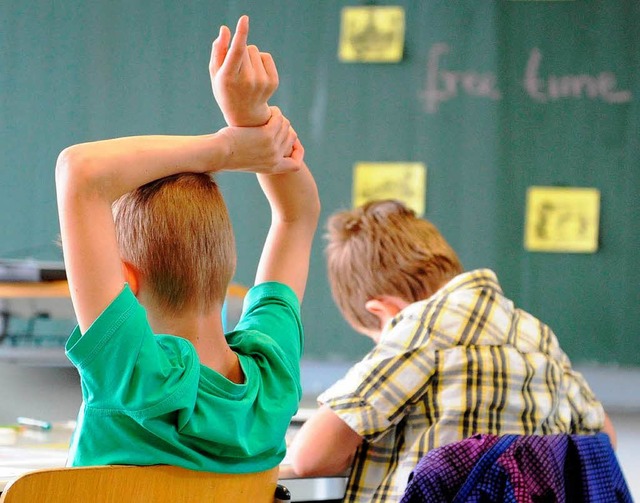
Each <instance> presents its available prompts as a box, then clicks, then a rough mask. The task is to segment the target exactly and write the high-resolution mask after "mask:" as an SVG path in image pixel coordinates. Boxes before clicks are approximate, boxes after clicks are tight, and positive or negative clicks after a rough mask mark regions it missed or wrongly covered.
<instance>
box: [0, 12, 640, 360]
mask: <svg viewBox="0 0 640 503" xmlns="http://www.w3.org/2000/svg"><path fill="white" fill-rule="evenodd" d="M345 5H358V2H340V1H332V0H323V1H321V2H320V1H300V0H288V1H279V2H242V1H235V2H234V1H229V2H225V1H215V2H212V1H210V0H206V1H205V0H196V1H190V2H172V1H169V0H164V1H157V0H154V1H152V0H134V1H129V0H108V1H107V0H99V1H95V2H85V1H81V0H61V1H56V2H51V1H49V0H31V1H29V2H2V3H1V4H0V163H1V168H0V232H1V234H0V235H1V236H2V239H0V257H22V256H34V257H36V258H42V259H56V258H59V257H60V252H59V250H58V249H57V248H56V246H55V244H53V241H54V240H55V237H56V234H57V220H56V214H55V195H54V188H53V167H54V164H55V159H56V155H57V153H58V152H59V151H60V150H61V149H62V148H63V147H65V146H66V145H69V144H72V143H77V142H80V141H89V140H94V139H99V138H105V137H112V136H122V135H131V134H146V133H169V134H171V133H175V134H192V133H204V132H208V131H210V130H213V129H215V128H217V127H220V126H222V125H223V121H222V117H221V115H220V114H219V112H218V111H217V110H216V108H215V106H214V103H213V100H212V98H211V94H210V89H209V82H208V75H207V62H208V57H209V48H210V42H211V41H212V39H213V38H214V37H215V35H216V33H217V27H218V26H219V25H220V24H221V23H228V24H229V23H234V22H235V20H236V19H237V17H238V16H239V15H240V14H242V13H248V14H249V15H250V16H251V26H252V27H251V29H252V33H251V38H252V41H253V42H255V43H257V44H258V45H259V46H260V47H261V48H263V49H264V50H268V51H270V52H272V54H273V55H274V57H275V60H276V62H277V64H278V68H279V73H280V77H281V86H280V89H279V90H278V92H277V94H276V96H275V97H274V101H273V102H274V104H277V105H279V106H280V107H281V108H282V109H283V110H284V111H285V112H286V113H287V114H288V115H289V117H290V118H291V120H292V122H293V123H294V125H295V126H296V130H297V131H298V133H299V135H300V136H301V138H302V139H303V141H304V143H305V147H306V151H307V161H308V164H309V165H310V166H311V168H312V170H313V171H314V173H315V175H316V178H317V182H318V186H319V189H320V193H321V198H322V201H323V215H322V218H323V222H324V220H325V219H326V217H327V216H328V214H329V213H331V212H333V211H335V210H336V209H339V208H345V207H348V206H350V204H351V183H352V169H353V165H354V163H356V162H359V161H370V162H378V161H399V162H403V161H409V162H423V163H425V164H426V165H427V167H428V189H427V193H426V216H427V217H428V218H430V219H431V220H432V221H434V222H435V223H436V224H437V225H438V226H439V227H440V229H441V230H442V231H443V233H444V234H445V236H446V237H447V238H448V239H449V241H450V242H451V243H452V245H453V246H454V247H455V248H456V249H457V250H458V251H459V254H460V256H461V259H462V261H463V263H464V265H465V266H466V268H468V269H470V268H475V267H484V266H486V267H491V268H493V269H494V270H495V271H496V272H497V273H498V276H499V278H500V279H501V281H502V283H503V287H504V288H505V290H506V292H507V293H508V294H509V295H510V296H511V297H512V298H513V299H514V300H515V301H516V303H518V304H519V305H520V306H522V307H524V308H525V309H527V310H529V311H531V312H532V313H534V314H536V315H538V316H539V317H540V318H542V319H543V320H545V321H547V322H548V323H549V324H550V325H551V326H552V327H553V328H554V330H555V331H556V333H557V335H558V337H559V338H560V341H561V344H562V346H563V347H564V348H565V349H566V350H567V352H568V353H569V355H570V356H571V357H572V359H573V360H574V361H581V362H585V361H591V362H594V361H595V362H602V363H618V364H623V365H636V366H638V365H640V351H638V349H637V348H638V342H639V339H640V335H638V334H640V309H639V307H638V306H639V305H640V286H639V285H640V266H639V265H638V259H637V250H638V249H640V224H639V223H638V222H640V205H639V203H638V199H639V197H638V196H639V195H640V141H639V139H638V131H640V107H639V103H640V28H639V27H640V3H638V2H637V1H636V0H616V1H611V0H600V1H596V0H574V1H507V0H496V1H486V2H478V1H477V0H456V1H450V0H434V1H426V0H424V1H409V0H403V1H397V2H394V5H399V6H402V7H404V9H405V15H406V39H405V49H404V56H403V59H402V61H401V62H399V63H394V64H362V63H342V62H340V61H339V60H338V57H337V52H338V40H339V30H340V12H341V9H342V7H344V6H345ZM220 179H221V182H222V184H223V188H224V191H225V194H226V196H227V200H228V203H229V206H230V211H231V213H232V217H233V218H234V223H235V229H236V233H237V236H238V240H237V241H238V249H239V269H238V277H237V278H236V279H237V280H238V281H241V282H244V283H251V281H252V277H253V273H254V270H255V264H256V261H257V257H258V255H259V252H260V247H261V244H262V239H263V237H264V234H265V232H266V228H267V225H268V211H267V206H266V203H265V201H264V199H263V198H262V196H261V193H260V190H259V188H258V186H257V184H256V183H255V180H254V178H253V177H252V176H251V175H235V176H233V175H224V176H222V177H221V178H220ZM532 185H545V186H567V187H593V188H597V189H599V190H600V192H601V215H600V240H599V247H598V251H597V252H596V253H593V254H555V253H532V252H528V251H525V250H524V248H523V233H524V209H525V198H526V190H527V188H528V187H529V186H532ZM321 234H322V233H321V232H320V233H319V235H318V239H317V242H316V244H315V249H314V254H313V258H312V271H311V276H310V281H309V288H308V294H307V297H306V299H305V306H304V310H303V315H304V321H305V324H306V327H307V343H306V355H307V356H308V357H310V358H321V359H330V360H351V359H354V358H357V357H359V356H360V355H361V354H362V353H363V352H364V351H366V350H367V349H368V348H369V347H370V344H369V342H368V341H367V340H365V339H363V338H359V337H358V336H356V335H355V334H354V333H353V332H352V331H351V330H350V329H349V328H348V327H347V325H346V324H345V323H344V322H343V321H342V320H341V319H340V316H339V313H338V312H337V310H336V309H335V307H334V306H333V303H332V301H331V299H330V296H329V289H328V286H327V284H326V280H325V266H324V260H323V254H322V244H323V243H322V237H321Z"/></svg>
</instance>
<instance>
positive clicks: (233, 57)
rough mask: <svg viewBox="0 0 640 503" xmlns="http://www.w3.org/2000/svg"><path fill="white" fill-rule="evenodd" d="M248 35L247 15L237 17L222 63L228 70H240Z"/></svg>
mask: <svg viewBox="0 0 640 503" xmlns="http://www.w3.org/2000/svg"><path fill="white" fill-rule="evenodd" d="M248 37H249V17H248V16H241V17H240V19H238V25H237V26H236V32H235V34H234V35H233V40H231V45H230V46H229V51H228V52H227V54H226V58H225V60H224V63H223V65H224V66H225V67H226V68H228V70H229V71H230V72H238V71H240V68H241V66H242V62H243V60H244V58H245V53H246V50H247V39H248Z"/></svg>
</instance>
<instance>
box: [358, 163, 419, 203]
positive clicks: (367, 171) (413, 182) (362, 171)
mask: <svg viewBox="0 0 640 503" xmlns="http://www.w3.org/2000/svg"><path fill="white" fill-rule="evenodd" d="M426 192H427V167H426V166H425V165H424V164H423V163H421V162H359V163H356V165H355V166H354V168H353V205H354V207H356V206H360V205H362V204H364V203H366V202H368V201H374V200H378V199H397V200H399V201H402V202H403V203H405V204H406V205H407V206H408V207H409V208H411V209H412V210H413V211H415V212H416V214H418V215H419V216H422V215H424V211H425V195H426Z"/></svg>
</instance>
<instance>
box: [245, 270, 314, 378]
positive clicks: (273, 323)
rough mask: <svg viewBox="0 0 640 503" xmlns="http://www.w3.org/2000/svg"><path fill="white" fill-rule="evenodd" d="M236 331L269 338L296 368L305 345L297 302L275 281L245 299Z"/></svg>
mask: <svg viewBox="0 0 640 503" xmlns="http://www.w3.org/2000/svg"><path fill="white" fill-rule="evenodd" d="M236 331H252V332H254V333H259V334H260V336H262V337H267V338H269V339H271V340H272V341H273V342H274V343H275V344H276V346H278V347H279V348H280V349H281V350H282V352H283V353H284V354H285V356H286V358H287V360H288V362H289V364H290V365H293V366H294V367H295V368H298V366H299V364H300V358H301V356H302V350H303V345H304V332H303V328H302V321H301V319H300V303H299V302H298V298H297V297H296V294H295V293H294V292H293V290H292V289H291V288H290V287H288V286H287V285H285V284H282V283H277V282H265V283H260V284H258V285H256V286H254V287H252V288H251V289H250V290H249V291H248V292H247V295H246V296H245V299H244V306H243V309H242V316H241V317H240V321H239V322H238V324H237V326H236Z"/></svg>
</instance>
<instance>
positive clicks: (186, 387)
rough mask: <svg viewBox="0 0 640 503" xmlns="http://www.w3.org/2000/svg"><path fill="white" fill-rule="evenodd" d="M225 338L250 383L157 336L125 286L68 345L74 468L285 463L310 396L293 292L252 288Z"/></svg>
mask: <svg viewBox="0 0 640 503" xmlns="http://www.w3.org/2000/svg"><path fill="white" fill-rule="evenodd" d="M226 337H227V341H228V342H229V345H230V347H231V348H232V349H233V350H234V351H235V352H236V353H237V354H238V357H239V360H240V364H241V365H242V369H243V371H244V375H245V383H244V384H236V383H233V382H231V381H230V380H228V379H227V378H225V377H224V376H222V375H221V374H219V373H218V372H216V371H214V370H212V369H210V368H208V367H206V366H204V365H201V364H200V361H199V359H198V354H197V353H196V350H195V348H194V346H193V345H192V344H191V343H190V342H189V341H187V340H185V339H183V338H180V337H175V336H172V335H154V334H153V332H152V331H151V327H150V326H149V323H148V321H147V316H146V312H145V310H144V308H143V307H142V306H141V305H140V304H139V303H138V301H137V299H136V298H135V296H134V295H133V293H132V292H131V290H130V289H129V287H128V286H125V288H124V289H123V291H122V292H121V293H120V294H119V295H118V297H116V298H115V299H114V300H113V302H112V303H111V304H110V305H109V307H108V308H107V309H106V310H105V311H104V312H103V313H102V314H101V315H100V317H99V318H98V319H96V320H95V322H94V323H93V324H92V325H91V327H90V328H89V329H88V330H87V332H86V333H85V334H84V335H83V336H81V334H80V331H79V329H78V328H76V329H75V330H74V332H73V333H72V334H71V337H70V338H69V340H68V342H67V346H66V350H67V356H68V357H69V359H70V360H71V362H72V363H73V364H74V365H75V366H76V367H77V369H78V371H79V373H80V377H81V385H82V396H83V403H82V406H81V408H80V412H79V415H78V425H77V428H76V431H75V433H74V438H73V439H72V442H71V448H70V455H69V464H70V465H71V466H88V465H106V464H132V465H153V464H169V465H177V466H182V467H184V468H190V469H193V470H203V471H212V472H222V473H249V472H257V471H262V470H266V469H269V468H273V467H274V466H276V465H278V464H279V463H280V461H281V460H282V458H283V457H284V454H285V450H286V446H285V441H284V439H285V433H286V430H287V427H288V425H289V422H290V420H291V417H292V416H293V415H294V414H295V412H296V410H297V407H298V402H299V400H300V398H301V386H300V365H299V363H300V356H301V354H302V343H303V332H302V324H301V321H300V306H299V304H298V300H297V298H296V296H295V294H294V292H293V291H292V290H291V289H290V288H289V287H287V286H285V285H283V284H280V283H273V282H272V283H263V284H260V285H257V286H255V287H253V288H252V289H251V290H249V292H248V293H247V296H246V298H245V302H244V308H243V314H242V317H241V319H240V321H239V322H238V325H237V326H236V329H235V330H234V331H232V332H230V333H228V334H227V335H226Z"/></svg>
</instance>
